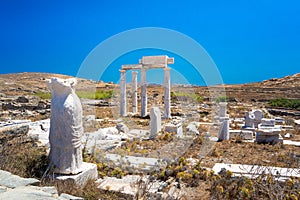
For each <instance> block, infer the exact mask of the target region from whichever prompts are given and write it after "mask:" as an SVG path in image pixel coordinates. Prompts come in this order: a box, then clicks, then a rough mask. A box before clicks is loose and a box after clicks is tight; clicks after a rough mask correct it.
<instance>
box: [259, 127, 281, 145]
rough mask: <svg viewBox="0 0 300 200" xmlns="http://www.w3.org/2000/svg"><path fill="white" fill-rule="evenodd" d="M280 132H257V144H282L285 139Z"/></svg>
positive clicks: (262, 130)
mask: <svg viewBox="0 0 300 200" xmlns="http://www.w3.org/2000/svg"><path fill="white" fill-rule="evenodd" d="M279 133H280V131H279V130H272V129H271V130H266V129H259V130H258V131H257V132H256V136H255V141H256V142H257V143H272V144H276V143H278V142H280V143H282V142H283V138H282V137H281V136H280V134H279Z"/></svg>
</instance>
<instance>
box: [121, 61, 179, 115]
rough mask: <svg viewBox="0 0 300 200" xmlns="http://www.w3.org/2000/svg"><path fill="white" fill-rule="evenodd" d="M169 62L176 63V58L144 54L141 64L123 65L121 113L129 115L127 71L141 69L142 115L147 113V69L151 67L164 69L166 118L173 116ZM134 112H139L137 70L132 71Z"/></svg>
mask: <svg viewBox="0 0 300 200" xmlns="http://www.w3.org/2000/svg"><path fill="white" fill-rule="evenodd" d="M168 64H174V58H169V57H168V56H143V57H142V59H140V61H139V64H133V65H122V69H121V70H120V73H121V77H120V89H121V91H120V115H121V116H126V115H127V108H126V107H127V105H126V104H127V102H126V71H127V70H140V71H141V117H145V116H146V115H147V82H146V71H147V70H149V69H157V68H163V69H164V114H165V117H166V118H171V109H170V103H171V93H170V90H171V82H170V68H168ZM132 112H133V113H137V112H138V103H137V72H136V71H133V72H132Z"/></svg>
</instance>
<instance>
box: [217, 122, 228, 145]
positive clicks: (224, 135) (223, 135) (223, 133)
mask: <svg viewBox="0 0 300 200" xmlns="http://www.w3.org/2000/svg"><path fill="white" fill-rule="evenodd" d="M220 120H221V121H222V123H221V127H220V130H219V135H218V141H223V140H229V118H228V117H221V119H220Z"/></svg>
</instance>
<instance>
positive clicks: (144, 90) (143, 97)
mask: <svg viewBox="0 0 300 200" xmlns="http://www.w3.org/2000/svg"><path fill="white" fill-rule="evenodd" d="M146 115H147V84H146V69H145V68H142V69H141V117H145V116H146Z"/></svg>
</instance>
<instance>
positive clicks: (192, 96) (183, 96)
mask: <svg viewBox="0 0 300 200" xmlns="http://www.w3.org/2000/svg"><path fill="white" fill-rule="evenodd" d="M171 99H173V100H174V99H176V100H179V101H187V100H193V101H197V102H198V103H201V102H203V98H202V97H201V96H200V95H199V94H196V93H185V92H171Z"/></svg>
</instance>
